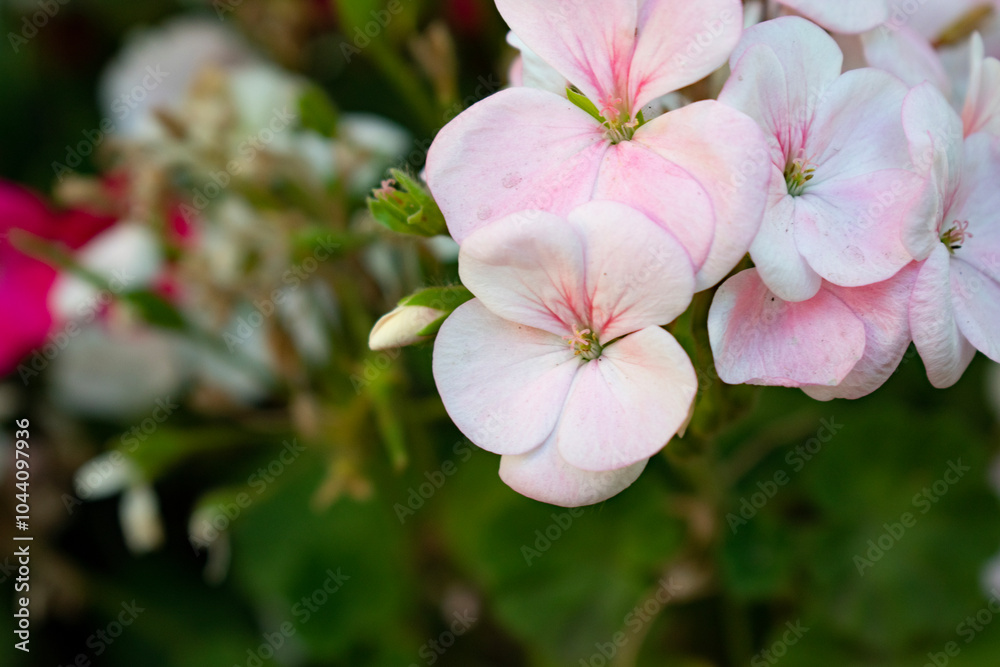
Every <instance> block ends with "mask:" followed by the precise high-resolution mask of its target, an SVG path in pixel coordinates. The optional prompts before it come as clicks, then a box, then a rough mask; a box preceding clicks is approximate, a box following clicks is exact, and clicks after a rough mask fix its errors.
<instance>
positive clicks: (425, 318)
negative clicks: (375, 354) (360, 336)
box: [368, 306, 447, 350]
mask: <svg viewBox="0 0 1000 667" xmlns="http://www.w3.org/2000/svg"><path fill="white" fill-rule="evenodd" d="M445 316H447V313H445V312H442V311H440V310H437V309H435V308H427V307H425V306H397V307H396V309H395V310H393V311H392V312H390V313H387V314H385V315H383V316H382V318H381V319H380V320H379V321H378V322H376V323H375V327H374V328H373V329H372V333H371V335H370V336H369V337H368V347H370V348H371V349H373V350H389V349H392V348H395V347H406V346H407V345H413V344H414V343H419V342H422V341H424V340H427V339H428V338H429V336H421V335H420V332H421V331H423V330H424V329H426V328H427V327H428V326H430V325H431V324H433V323H434V322H437V321H438V320H440V319H442V318H444V317H445Z"/></svg>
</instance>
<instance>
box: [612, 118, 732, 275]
mask: <svg viewBox="0 0 1000 667" xmlns="http://www.w3.org/2000/svg"><path fill="white" fill-rule="evenodd" d="M672 113H677V112H672ZM670 115H671V114H666V116H661V118H666V117H667V116H670ZM657 120H659V119H657ZM652 122H653V123H655V122H656V121H652ZM643 129H645V128H643ZM594 198H595V199H606V200H612V201H618V202H622V203H624V204H628V205H629V206H631V207H633V208H635V209H636V210H639V211H641V212H642V213H643V214H645V215H646V216H648V217H649V218H651V219H653V220H654V221H656V222H657V223H659V224H660V225H661V226H662V227H663V228H664V229H666V230H667V231H668V232H670V234H672V235H673V236H674V237H676V238H677V240H678V241H680V242H681V244H682V245H683V246H684V248H685V249H686V250H687V253H688V255H689V256H690V258H691V262H692V264H694V266H695V267H700V266H701V265H702V264H704V262H705V260H706V259H707V258H708V253H709V250H711V247H712V239H713V238H714V236H715V213H714V211H713V209H712V202H711V201H710V200H709V197H708V193H707V192H705V189H704V188H703V187H702V186H701V184H700V183H699V182H698V181H697V180H696V179H695V178H694V176H693V175H692V174H690V173H688V172H687V171H686V170H685V169H683V168H681V167H680V166H678V165H676V164H674V163H673V162H670V161H669V160H667V159H664V158H663V157H661V156H660V155H658V154H657V153H655V152H654V151H653V150H651V149H650V148H649V147H647V146H645V145H644V144H643V143H640V142H639V141H623V142H621V143H619V144H617V145H615V146H612V147H611V149H610V150H609V151H608V153H607V155H606V157H605V160H604V164H603V165H602V166H601V173H600V177H599V178H598V180H597V185H596V186H595V188H594Z"/></svg>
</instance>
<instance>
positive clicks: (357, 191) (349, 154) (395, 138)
mask: <svg viewBox="0 0 1000 667" xmlns="http://www.w3.org/2000/svg"><path fill="white" fill-rule="evenodd" d="M410 146H411V138H410V134H409V133H408V132H407V131H406V130H404V129H402V128H401V127H399V126H398V125H396V124H395V123H392V122H390V121H388V120H385V119H384V118H381V117H379V116H375V115H372V114H358V113H348V114H344V115H342V116H341V117H340V122H339V124H338V130H337V141H336V151H337V152H336V165H337V170H338V172H340V174H341V175H342V177H343V178H344V182H345V185H346V187H347V189H348V191H349V192H350V193H351V194H354V195H357V196H364V195H367V194H369V192H370V190H371V189H372V187H374V186H375V185H377V184H378V182H379V181H380V180H381V179H382V177H383V175H384V174H385V172H386V171H387V170H388V168H389V167H390V166H392V165H393V164H395V163H397V162H398V161H399V159H400V158H401V157H403V156H404V155H405V154H406V152H407V150H409V149H410Z"/></svg>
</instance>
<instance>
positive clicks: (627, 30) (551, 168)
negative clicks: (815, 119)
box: [427, 0, 770, 290]
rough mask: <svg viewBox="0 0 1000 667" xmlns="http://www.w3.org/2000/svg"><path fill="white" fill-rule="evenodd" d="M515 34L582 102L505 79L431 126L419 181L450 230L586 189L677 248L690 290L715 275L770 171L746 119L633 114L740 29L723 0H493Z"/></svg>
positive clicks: (684, 81) (718, 109)
mask: <svg viewBox="0 0 1000 667" xmlns="http://www.w3.org/2000/svg"><path fill="white" fill-rule="evenodd" d="M497 6H498V8H499V10H500V13H501V14H502V15H503V16H504V18H505V19H506V21H507V23H508V24H509V25H510V27H511V29H512V30H513V31H514V33H515V34H516V35H517V37H518V38H519V39H520V40H521V41H522V42H523V43H524V44H525V45H526V46H527V47H528V48H529V49H530V50H531V51H532V52H533V53H534V54H536V55H537V56H538V57H539V58H541V59H542V60H544V61H545V62H546V63H548V65H550V66H551V67H552V68H554V69H555V70H556V71H557V72H558V73H559V74H561V75H562V76H563V77H565V78H566V80H568V81H569V82H570V83H572V84H573V85H575V86H576V87H577V88H578V89H579V91H581V92H582V94H583V95H584V96H585V97H586V98H587V99H588V100H590V101H591V102H592V103H593V105H594V107H595V108H594V109H592V110H591V112H588V111H585V110H583V108H581V107H580V106H577V105H576V104H574V103H573V102H571V101H570V100H568V99H567V98H566V97H564V96H559V95H556V94H553V93H551V92H547V91H543V90H538V89H532V88H514V89H510V90H505V91H502V92H500V93H498V94H496V95H494V96H492V97H490V98H488V99H486V100H484V101H483V102H480V103H478V104H476V105H475V106H473V107H472V108H470V109H469V110H467V111H466V112H465V113H463V114H462V115H460V116H459V117H458V118H456V119H455V120H454V121H452V122H451V123H450V124H449V125H448V126H447V127H445V128H444V129H443V130H442V131H441V132H440V134H439V135H438V137H437V139H436V140H435V142H434V145H433V146H432V147H431V150H430V153H429V155H428V159H427V180H428V184H429V186H430V189H431V191H432V192H433V193H434V196H435V198H436V200H437V202H438V204H439V205H440V206H441V210H442V212H443V213H444V215H445V219H446V220H447V222H448V227H449V230H450V231H451V234H452V236H453V237H454V238H455V240H456V241H458V242H459V243H463V242H464V241H465V240H466V239H467V238H468V237H469V236H470V235H471V234H473V233H474V232H475V231H476V230H477V229H480V228H481V227H484V226H485V225H487V224H489V223H490V222H492V221H494V220H498V219H500V218H503V217H505V216H507V215H510V214H513V213H517V212H518V211H523V210H544V211H548V212H551V213H553V214H556V215H566V214H568V213H569V211H571V210H573V209H574V208H576V207H577V206H579V205H581V204H583V203H585V202H587V201H590V200H594V199H596V200H606V201H617V202H621V203H624V204H628V205H629V206H632V207H633V208H636V209H638V210H640V211H642V212H643V213H644V214H645V215H646V216H647V217H649V218H651V219H652V220H654V221H655V222H656V223H658V224H659V225H660V226H661V227H663V228H664V229H666V230H668V231H669V232H670V233H671V234H673V235H674V236H675V237H676V238H677V239H678V240H679V241H680V242H681V243H682V244H683V246H684V247H685V249H686V250H687V252H688V255H689V256H690V257H691V261H692V263H693V264H694V268H695V271H696V274H697V287H698V289H699V290H700V289H705V288H707V287H710V286H712V285H714V284H715V283H717V282H718V281H719V280H721V279H722V278H723V277H724V276H725V275H726V274H727V273H728V272H729V271H730V270H731V269H732V268H733V267H734V266H735V265H736V263H737V262H739V260H740V259H741V258H742V257H743V255H744V254H745V253H746V250H747V248H748V247H749V245H750V242H751V240H752V239H753V236H754V235H755V234H756V232H757V229H758V227H759V224H760V217H761V214H762V212H763V209H764V204H765V198H766V190H767V182H768V179H769V178H770V170H769V169H768V168H767V165H766V161H765V160H762V159H761V156H763V155H764V154H765V153H766V145H765V143H764V140H763V137H762V135H761V132H760V130H759V128H758V127H757V126H756V125H755V124H754V123H753V122H752V121H751V120H750V119H749V118H747V117H746V116H744V115H743V114H741V113H739V112H738V111H735V110H734V109H732V108H729V107H726V106H725V105H721V104H719V103H717V102H714V101H705V102H700V103H697V104H693V105H690V106H687V107H685V108H683V109H679V110H677V111H674V112H671V113H667V114H664V115H662V116H659V117H658V118H655V119H653V120H650V121H649V122H646V123H645V124H643V122H642V121H643V119H642V118H640V116H639V111H640V110H641V109H642V108H643V107H644V106H645V105H646V104H648V103H649V102H651V101H653V100H655V99H657V98H659V97H661V96H663V95H665V94H667V93H670V92H672V91H676V90H678V89H680V88H682V87H684V86H686V85H689V84H691V83H694V82H696V81H698V80H700V79H702V78H703V77H705V76H707V75H708V74H710V73H712V72H713V71H714V70H716V69H717V68H718V67H720V66H721V65H723V64H724V63H725V60H726V57H727V56H728V55H729V52H730V51H731V50H732V48H733V46H734V45H735V44H736V42H737V40H738V38H739V34H740V31H741V29H742V27H741V23H742V18H741V17H742V12H741V6H740V3H739V2H736V1H735V0H710V1H708V2H698V3H691V2H687V1H686V0H651V1H647V2H638V1H637V0H612V1H601V2H598V1H597V0H579V1H578V2H574V3H572V6H569V5H568V4H563V3H556V4H555V5H554V6H553V5H549V4H547V3H544V4H543V3H537V2H529V1H528V0H498V2H497Z"/></svg>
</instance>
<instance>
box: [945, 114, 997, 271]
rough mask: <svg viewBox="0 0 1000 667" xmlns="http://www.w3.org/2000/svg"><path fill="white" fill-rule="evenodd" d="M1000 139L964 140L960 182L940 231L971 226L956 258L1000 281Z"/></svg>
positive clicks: (991, 137)
mask: <svg viewBox="0 0 1000 667" xmlns="http://www.w3.org/2000/svg"><path fill="white" fill-rule="evenodd" d="M998 183H1000V139H997V138H995V137H993V136H991V135H988V134H982V133H980V134H975V135H973V136H971V137H969V138H968V139H966V140H965V160H964V163H963V170H962V177H961V183H960V184H959V186H958V188H957V189H956V190H955V192H954V194H953V197H952V200H951V206H950V207H949V209H948V211H947V212H946V214H945V216H944V219H943V224H942V226H941V232H942V233H946V232H948V231H949V230H951V229H952V228H954V227H956V226H957V225H960V224H962V223H966V222H967V223H968V232H969V233H970V236H969V238H967V239H966V240H965V241H964V242H963V243H962V245H961V248H960V249H957V250H956V251H955V256H956V257H958V258H960V259H961V260H963V261H965V262H968V263H969V264H970V265H972V266H973V267H974V268H976V269H977V270H978V271H980V272H982V273H984V274H985V275H987V276H989V277H990V278H992V279H993V280H995V281H997V282H1000V213H998V212H1000V187H997V184H998Z"/></svg>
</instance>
